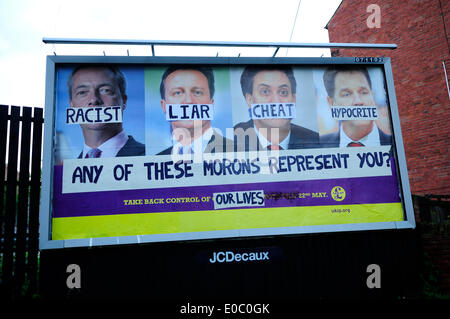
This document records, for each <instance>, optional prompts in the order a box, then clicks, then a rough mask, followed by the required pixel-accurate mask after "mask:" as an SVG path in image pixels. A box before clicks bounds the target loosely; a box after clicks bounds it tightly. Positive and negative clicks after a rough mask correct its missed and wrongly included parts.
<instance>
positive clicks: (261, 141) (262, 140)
mask: <svg viewBox="0 0 450 319" xmlns="http://www.w3.org/2000/svg"><path fill="white" fill-rule="evenodd" d="M253 128H254V129H255V132H256V135H257V136H258V140H259V144H260V145H261V146H262V148H263V149H266V148H267V147H268V146H269V145H271V144H272V143H271V142H269V140H268V139H267V138H265V137H264V135H262V134H261V133H260V132H259V130H258V129H257V128H256V126H255V124H253ZM290 139H291V130H289V134H288V135H287V136H286V138H285V139H284V140H282V141H281V142H280V144H279V145H280V147H281V148H282V149H283V150H287V149H288V148H289V140H290Z"/></svg>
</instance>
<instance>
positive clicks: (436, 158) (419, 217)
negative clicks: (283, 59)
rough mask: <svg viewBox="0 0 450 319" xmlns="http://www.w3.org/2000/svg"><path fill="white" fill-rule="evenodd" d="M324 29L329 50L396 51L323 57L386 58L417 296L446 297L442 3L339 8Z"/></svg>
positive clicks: (447, 127) (449, 288)
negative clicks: (406, 187)
mask: <svg viewBox="0 0 450 319" xmlns="http://www.w3.org/2000/svg"><path fill="white" fill-rule="evenodd" d="M371 4H373V5H376V6H377V8H379V16H378V17H379V20H378V22H379V25H376V26H375V27H373V26H374V24H376V23H374V22H377V21H376V19H374V18H375V16H374V14H375V13H376V12H375V11H372V10H373V9H372V8H373V6H372V8H369V10H368V6H369V5H371ZM368 11H369V12H368ZM368 21H369V23H368ZM369 26H372V28H371V27H369ZM378 26H379V27H378ZM326 28H327V29H328V32H329V37H330V42H349V43H351V42H360V43H395V44H397V46H398V48H397V49H395V50H361V49H352V50H350V49H333V50H332V51H331V53H332V56H361V57H364V56H388V57H391V63H392V72H393V76H394V85H395V90H396V96H397V104H398V108H399V114H400V124H401V128H402V135H403V142H404V146H405V153H406V160H407V167H408V174H409V180H410V186H411V193H412V194H413V200H414V210H415V216H416V221H417V222H418V227H419V228H418V234H419V236H420V238H421V243H422V244H421V247H422V249H423V251H424V265H425V266H424V269H423V271H422V275H421V276H422V280H423V282H424V283H423V285H424V293H423V294H424V295H425V296H429V297H436V296H441V294H442V293H444V294H446V295H447V297H448V296H449V295H450V259H449V256H450V255H449V252H450V235H449V233H450V228H449V225H450V223H449V221H450V214H449V211H450V201H449V199H450V161H449V148H450V137H449V135H450V134H449V132H450V93H449V89H448V87H449V83H448V78H450V42H449V37H450V1H448V0H405V1H398V0H379V1H374V0H361V1H356V0H343V1H342V2H341V4H340V6H339V8H338V9H337V10H336V12H335V13H334V15H333V17H332V18H331V19H330V21H329V22H328V24H327V26H326ZM446 76H447V79H446ZM426 265H432V266H429V268H427V266H426ZM430 274H431V275H430ZM427 278H428V279H427ZM429 278H434V279H433V280H435V281H434V282H433V280H429ZM430 287H438V288H432V289H430ZM436 289H437V290H436ZM436 291H438V293H437V292H436Z"/></svg>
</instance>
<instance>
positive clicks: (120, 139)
mask: <svg viewBox="0 0 450 319" xmlns="http://www.w3.org/2000/svg"><path fill="white" fill-rule="evenodd" d="M127 141H128V136H127V135H126V134H125V132H124V131H121V132H120V133H119V134H117V135H115V136H113V137H111V138H110V139H109V140H107V141H106V142H104V143H103V144H102V145H100V146H99V147H97V148H98V149H99V150H101V151H102V154H101V155H100V157H116V155H117V153H119V151H120V149H121V148H122V147H124V145H125V144H126V143H127ZM91 149H92V147H89V146H87V145H86V144H84V147H83V158H84V157H85V156H86V154H87V152H89V151H90V150H91Z"/></svg>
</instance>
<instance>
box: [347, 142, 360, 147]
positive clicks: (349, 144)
mask: <svg viewBox="0 0 450 319" xmlns="http://www.w3.org/2000/svg"><path fill="white" fill-rule="evenodd" d="M361 146H364V144H363V143H361V142H350V143H348V144H347V147H361Z"/></svg>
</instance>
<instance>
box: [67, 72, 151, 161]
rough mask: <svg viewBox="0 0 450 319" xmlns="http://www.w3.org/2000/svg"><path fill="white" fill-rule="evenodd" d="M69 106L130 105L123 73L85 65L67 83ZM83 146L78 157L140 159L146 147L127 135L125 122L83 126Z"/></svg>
mask: <svg viewBox="0 0 450 319" xmlns="http://www.w3.org/2000/svg"><path fill="white" fill-rule="evenodd" d="M67 87H68V90H69V103H70V106H71V107H73V108H79V107H100V106H121V111H123V110H125V108H126V102H127V94H126V80H125V77H124V75H123V73H122V72H121V71H120V70H119V69H118V68H117V67H115V66H111V65H82V66H79V67H77V68H75V69H74V70H73V71H72V73H71V74H70V76H69V78H68V82H67ZM80 127H81V131H82V133H83V137H84V147H83V150H82V151H81V153H80V155H79V156H78V158H100V157H121V156H139V155H144V154H145V146H144V144H142V143H139V142H137V141H136V140H135V139H134V138H133V137H132V136H131V135H127V134H126V133H125V132H124V130H123V126H122V123H121V122H120V123H87V124H80Z"/></svg>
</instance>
